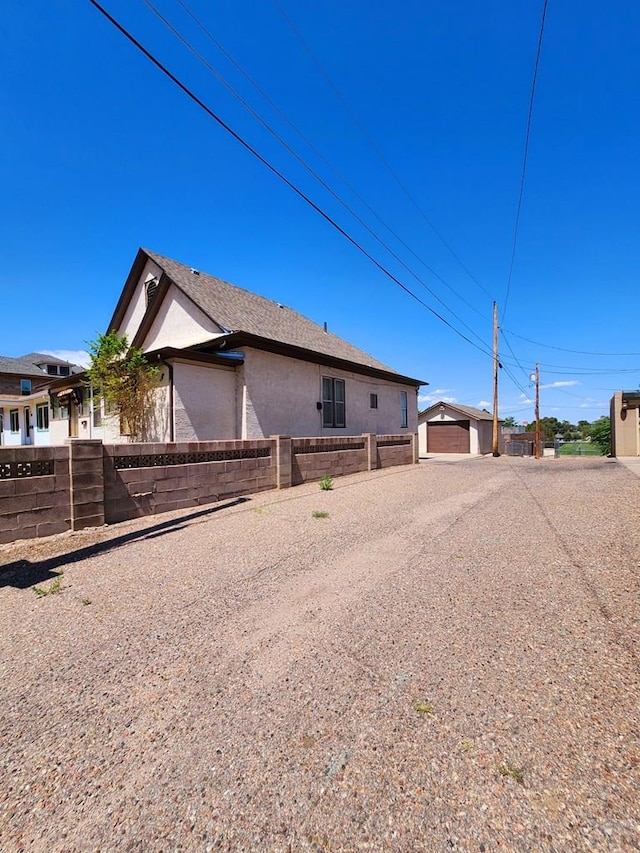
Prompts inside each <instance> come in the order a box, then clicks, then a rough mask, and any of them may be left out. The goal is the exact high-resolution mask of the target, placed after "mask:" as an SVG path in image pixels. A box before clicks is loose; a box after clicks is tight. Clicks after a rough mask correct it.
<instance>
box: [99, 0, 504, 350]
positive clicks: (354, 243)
mask: <svg viewBox="0 0 640 853" xmlns="http://www.w3.org/2000/svg"><path fill="white" fill-rule="evenodd" d="M89 3H91V5H92V6H93V7H94V8H95V9H97V10H98V12H100V14H101V15H102V16H103V17H104V18H106V19H107V20H108V21H109V22H110V23H111V24H112V25H113V26H114V27H115V28H116V29H117V30H118V31H119V32H120V33H122V35H123V36H124V37H125V38H126V39H127V40H128V41H129V42H131V44H133V45H134V47H136V48H137V49H138V50H139V51H140V52H141V53H142V54H143V55H144V56H146V57H147V59H148V60H149V61H150V62H151V63H152V64H153V65H155V66H156V68H157V69H158V70H159V71H161V72H162V73H163V74H164V75H165V76H166V77H168V78H169V79H170V80H171V81H172V82H173V83H174V84H175V85H176V86H177V87H178V88H179V89H180V90H181V91H182V92H184V94H185V95H187V97H188V98H190V99H191V100H192V101H193V102H194V103H195V104H196V105H197V106H199V107H200V109H202V110H204V112H206V113H207V115H208V116H209V117H210V118H212V119H213V120H214V121H215V122H216V123H217V124H218V125H219V126H220V127H221V128H222V129H223V130H225V131H226V132H227V133H228V134H229V135H230V136H232V137H233V139H235V140H236V142H238V143H239V144H240V145H242V147H243V148H245V149H246V150H247V151H248V152H249V153H250V154H252V155H253V156H254V157H255V158H256V159H257V160H259V161H260V162H261V163H262V164H263V165H264V166H266V167H267V168H268V169H269V171H270V172H272V174H274V175H275V176H276V177H277V178H279V180H281V181H282V182H283V183H284V184H286V186H288V187H289V189H291V190H292V191H293V192H294V193H295V194H296V195H297V196H298V197H299V198H301V199H302V200H303V201H304V202H306V204H308V205H309V207H311V208H312V209H313V210H315V211H316V213H318V214H319V215H320V216H321V217H322V218H323V219H324V220H325V221H326V222H327V223H328V224H329V225H331V226H332V227H333V228H334V229H335V230H336V231H338V233H339V234H341V235H342V236H343V237H344V238H345V239H346V240H348V241H349V242H350V243H351V245H352V246H353V247H354V248H355V249H357V250H358V251H359V252H360V253H361V254H362V255H364V256H365V257H366V258H367V259H368V260H369V261H370V262H371V263H372V264H373V265H374V266H375V267H376V268H377V269H378V270H379V271H380V272H382V273H383V275H385V276H387V278H389V279H390V280H391V281H392V282H394V283H395V284H397V285H398V287H400V288H401V289H402V290H404V292H405V293H406V294H407V295H409V296H411V297H412V298H413V299H415V301H416V302H418V303H419V304H420V305H422V306H423V308H426V309H427V311H429V312H430V313H431V314H433V316H434V317H437V319H439V320H440V321H441V322H442V323H444V325H445V326H447V327H448V328H450V329H451V330H452V331H453V332H454V333H455V334H456V335H458V337H460V338H462V339H463V340H465V341H466V342H467V343H468V344H470V345H471V346H472V347H474V348H475V349H477V350H480V352H483V353H484V354H485V355H491V351H490V350H489V349H488V348H483V347H482V346H479V345H478V344H476V343H475V342H474V341H472V340H471V339H470V338H468V337H467V336H466V335H465V334H463V333H462V332H461V331H459V330H458V329H456V327H455V326H453V325H452V324H451V323H450V322H449V321H448V320H447V319H446V318H445V317H443V316H442V315H441V314H439V313H438V312H437V311H436V310H435V309H433V308H432V307H431V306H430V305H428V304H427V303H426V302H424V301H423V300H422V299H420V297H419V296H417V295H416V294H415V293H414V292H413V291H412V290H411V289H410V288H409V287H407V285H405V284H403V282H402V281H400V279H399V278H397V277H396V276H395V275H394V274H393V273H392V272H390V271H389V270H388V269H387V268H386V267H385V266H384V265H383V264H382V263H380V261H378V260H376V258H374V256H373V255H372V254H371V253H370V252H369V251H367V249H365V248H364V247H363V246H362V245H361V244H360V243H358V241H357V240H356V239H355V238H354V237H352V236H351V235H350V234H349V233H348V232H347V231H346V230H345V229H344V228H342V226H341V225H339V224H338V223H337V222H336V221H335V220H334V219H333V218H332V217H331V216H329V214H328V213H326V212H325V211H324V210H323V209H322V208H321V207H320V206H319V205H317V204H316V203H315V202H314V201H313V200H312V199H311V198H310V197H309V196H308V195H306V194H305V193H304V192H303V191H302V190H301V189H299V188H298V187H297V186H296V185H295V184H294V183H293V182H292V181H290V180H289V179H288V178H287V177H285V175H283V174H282V172H280V171H279V170H278V169H277V168H276V167H275V166H274V165H272V164H271V163H270V162H269V161H268V160H267V159H266V158H265V157H263V156H262V154H260V153H259V152H258V151H257V150H256V149H255V148H254V147H253V146H252V145H250V144H249V143H248V142H247V141H246V140H245V139H243V137H242V136H240V134H238V133H237V132H236V131H235V130H233V129H232V128H231V127H230V126H229V125H228V124H227V123H226V122H225V121H224V120H223V119H222V118H220V116H218V115H217V114H216V113H215V112H214V111H213V110H212V109H211V108H210V107H209V106H207V104H206V103H205V102H204V101H203V100H202V99H201V98H199V97H198V96H197V95H196V94H195V93H194V92H192V91H191V89H189V88H188V87H187V86H186V85H185V84H184V83H182V81H181V80H180V79H179V78H178V77H176V75H175V74H173V73H172V72H171V71H169V69H168V68H167V67H166V66H165V65H163V64H162V63H161V62H160V60H159V59H156V57H155V56H154V55H153V54H152V53H151V52H150V51H149V50H147V48H146V47H144V45H143V44H141V42H139V41H138V40H137V39H136V38H135V36H133V35H132V34H131V33H130V32H129V31H128V30H127V29H126V28H125V27H124V26H123V25H122V24H120V23H119V22H118V21H117V20H116V19H115V18H114V17H113V16H112V15H111V14H109V12H107V10H106V9H105V8H104V7H103V6H101V5H100V3H98V2H97V0H89Z"/></svg>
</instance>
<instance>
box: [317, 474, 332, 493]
mask: <svg viewBox="0 0 640 853" xmlns="http://www.w3.org/2000/svg"><path fill="white" fill-rule="evenodd" d="M318 485H319V486H320V488H321V489H322V491H323V492H329V491H331V489H332V488H333V477H330V476H329V474H325V475H324V477H323V478H322V479H321V480H320V482H319V483H318Z"/></svg>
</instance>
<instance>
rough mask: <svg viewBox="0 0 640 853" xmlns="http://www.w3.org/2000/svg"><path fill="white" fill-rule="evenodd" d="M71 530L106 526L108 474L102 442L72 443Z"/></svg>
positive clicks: (70, 441) (80, 441)
mask: <svg viewBox="0 0 640 853" xmlns="http://www.w3.org/2000/svg"><path fill="white" fill-rule="evenodd" d="M68 444H69V480H70V489H69V495H70V501H71V529H72V530H82V529H83V528H85V527H101V526H102V525H103V524H104V473H103V467H102V442H101V441H100V440H99V439H87V440H84V439H74V438H72V439H69V441H68Z"/></svg>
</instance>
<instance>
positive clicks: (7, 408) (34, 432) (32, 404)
mask: <svg viewBox="0 0 640 853" xmlns="http://www.w3.org/2000/svg"><path fill="white" fill-rule="evenodd" d="M38 405H46V406H49V395H48V394H40V393H38V394H34V395H30V396H29V397H16V398H14V399H9V398H5V399H4V400H1V401H0V408H2V410H3V413H4V415H3V431H2V437H1V446H2V447H20V446H23V445H35V446H38V447H43V446H48V445H50V444H52V443H53V441H52V438H51V409H50V407H49V429H38V427H37V419H36V406H38ZM26 409H28V410H29V421H30V424H31V428H30V430H29V435H28V436H27V431H26V422H25V410H26ZM14 410H17V411H18V422H19V430H18V432H11V416H10V412H12V411H14Z"/></svg>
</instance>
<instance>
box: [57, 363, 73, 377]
mask: <svg viewBox="0 0 640 853" xmlns="http://www.w3.org/2000/svg"><path fill="white" fill-rule="evenodd" d="M70 373H71V368H70V367H67V365H66V364H61V365H60V376H69V375H70Z"/></svg>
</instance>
